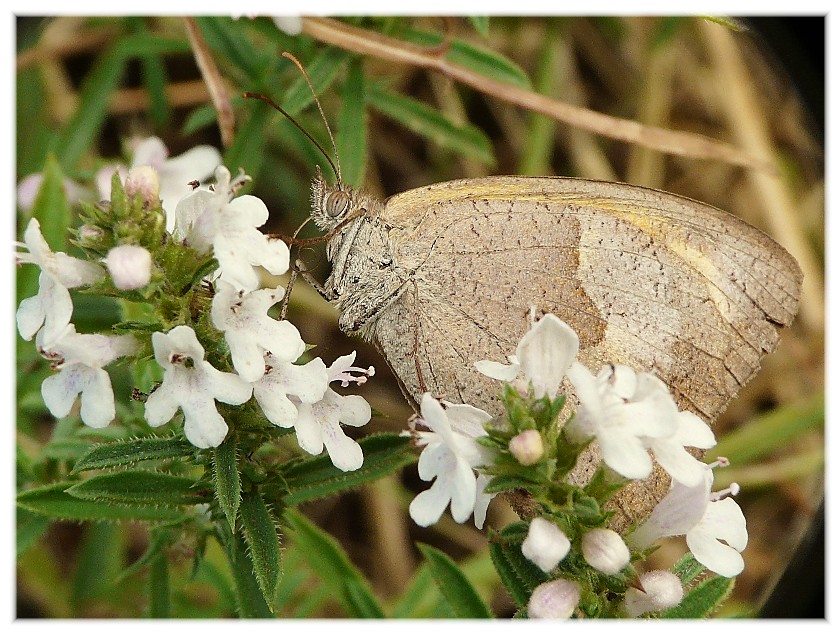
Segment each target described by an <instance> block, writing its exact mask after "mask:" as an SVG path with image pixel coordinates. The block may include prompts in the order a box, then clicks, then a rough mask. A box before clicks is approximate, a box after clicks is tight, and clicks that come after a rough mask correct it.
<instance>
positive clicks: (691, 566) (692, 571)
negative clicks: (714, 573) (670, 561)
mask: <svg viewBox="0 0 840 634" xmlns="http://www.w3.org/2000/svg"><path fill="white" fill-rule="evenodd" d="M705 570H706V567H705V566H704V565H703V564H701V563H700V562H699V561H697V560H696V559H695V558H694V555H692V554H691V553H686V554H685V555H683V556H682V557H681V558H680V560H679V561H678V562H677V563H675V564H674V565H673V567H672V568H671V572H673V573H674V574H675V575H677V576H678V577H679V578H680V583H681V584H682V585H684V586H686V585H688V584H689V583H691V582H692V581H694V580H695V579H696V578H697V577H699V576H700V575H701V574H702V573H703V572H705Z"/></svg>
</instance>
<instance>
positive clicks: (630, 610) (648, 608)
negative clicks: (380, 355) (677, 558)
mask: <svg viewBox="0 0 840 634" xmlns="http://www.w3.org/2000/svg"><path fill="white" fill-rule="evenodd" d="M639 584H640V585H641V586H642V588H644V591H642V590H639V589H638V588H633V587H629V588H627V593H626V594H625V595H624V610H625V611H626V612H627V615H628V616H629V617H631V618H636V617H637V616H639V615H640V614H644V613H645V612H659V611H660V610H667V609H668V608H673V607H674V606H677V605H679V604H680V601H682V599H683V595H684V594H685V592H684V590H683V587H682V584H681V583H680V578H679V577H677V575H675V574H674V573H673V572H669V571H667V570H651V571H650V572H646V573H644V574H643V575H640V576H639Z"/></svg>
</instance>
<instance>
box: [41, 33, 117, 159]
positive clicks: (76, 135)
mask: <svg viewBox="0 0 840 634" xmlns="http://www.w3.org/2000/svg"><path fill="white" fill-rule="evenodd" d="M124 68H125V58H124V57H123V56H122V55H121V54H120V53H119V52H118V51H116V50H115V49H111V50H109V51H106V52H105V53H103V54H102V55H101V56H100V57H99V59H98V60H97V61H96V64H95V65H94V67H93V69H91V71H90V72H89V73H88V74H87V76H86V78H85V81H84V83H83V84H82V89H81V91H80V95H79V107H78V108H77V110H76V113H75V114H74V115H73V118H72V119H71V120H70V123H69V124H68V125H67V126H66V127H65V128H64V129H63V131H62V135H61V138H60V140H59V144H58V158H59V160H60V161H61V164H62V165H63V166H64V167H65V169H66V168H68V167H72V166H75V165H76V163H78V161H79V159H80V158H81V157H82V155H83V154H84V153H85V152H86V151H87V149H88V148H90V147H92V146H93V145H94V139H95V138H96V135H97V134H98V133H99V130H100V128H101V127H102V124H103V123H104V121H105V115H106V113H107V110H108V102H109V100H110V98H111V93H112V92H114V90H115V89H116V88H117V84H119V81H120V79H121V78H122V75H123V70H124Z"/></svg>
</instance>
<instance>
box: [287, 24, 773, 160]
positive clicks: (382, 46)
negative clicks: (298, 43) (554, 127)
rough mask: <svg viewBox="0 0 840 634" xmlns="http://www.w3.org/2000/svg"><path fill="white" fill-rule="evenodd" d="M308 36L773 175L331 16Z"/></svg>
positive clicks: (700, 144) (617, 135)
mask: <svg viewBox="0 0 840 634" xmlns="http://www.w3.org/2000/svg"><path fill="white" fill-rule="evenodd" d="M303 32H304V33H306V34H307V35H309V36H311V37H313V38H315V39H317V40H320V41H322V42H325V43H327V44H332V45H333V46H337V47H339V48H343V49H345V50H348V51H353V52H355V53H361V54H363V55H371V56H373V57H378V58H380V59H384V60H389V61H392V62H398V63H403V64H411V65H414V66H418V67H420V68H427V69H429V70H434V71H437V72H439V73H442V74H444V75H446V76H447V77H450V78H452V79H454V80H456V81H459V82H461V83H463V84H465V85H467V86H471V87H472V88H475V89H476V90H478V91H480V92H483V93H485V94H488V95H492V96H494V97H496V98H498V99H501V100H503V101H508V102H510V103H512V104H515V105H518V106H521V107H523V108H527V109H528V110H532V111H534V112H539V113H541V114H544V115H547V116H549V117H553V118H555V119H557V120H558V121H561V122H564V123H567V124H569V125H571V126H574V127H576V128H580V129H583V130H587V131H589V132H592V133H594V134H600V135H602V136H606V137H610V138H613V139H618V140H620V141H626V142H628V143H634V144H638V145H641V146H644V147H648V148H651V149H654V150H658V151H660V152H665V153H667V154H674V155H677V156H686V157H693V158H702V159H714V160H718V161H724V162H726V163H731V164H733V165H741V166H744V167H750V168H754V169H760V170H764V171H768V172H772V171H774V168H773V167H772V164H770V163H768V162H767V161H766V160H764V159H757V158H755V157H753V156H750V155H748V154H746V153H745V152H743V151H741V150H739V149H738V148H736V147H734V146H732V145H729V144H728V143H722V142H720V141H715V140H714V139H710V138H708V137H705V136H703V135H700V134H693V133H690V132H679V131H675V130H666V129H664V128H658V127H655V126H646V125H643V124H641V123H639V122H638V121H631V120H628V119H620V118H618V117H612V116H609V115H606V114H603V113H600V112H595V111H594V110H589V109H587V108H581V107H578V106H574V105H571V104H569V103H564V102H562V101H557V100H556V99H551V98H550V97H546V96H545V95H541V94H538V93H535V92H533V91H530V90H525V89H522V88H519V87H517V86H513V85H511V84H507V83H504V82H501V81H497V80H495V79H491V78H489V77H485V76H484V75H480V74H478V73H476V72H473V71H471V70H469V69H467V68H464V67H463V66H460V65H458V64H453V63H451V62H448V61H447V60H446V59H445V58H443V57H440V56H439V55H437V54H435V53H434V52H429V50H428V49H425V48H422V47H419V46H415V45H412V44H408V43H406V42H401V41H399V40H395V39H393V38H390V37H386V36H384V35H380V34H378V33H374V32H372V31H367V30H365V29H359V28H356V27H352V26H348V25H346V24H343V23H341V22H338V21H336V20H332V19H330V18H303Z"/></svg>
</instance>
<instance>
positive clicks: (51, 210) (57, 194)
mask: <svg viewBox="0 0 840 634" xmlns="http://www.w3.org/2000/svg"><path fill="white" fill-rule="evenodd" d="M42 175H43V177H44V179H43V180H42V181H41V187H40V189H39V190H38V195H37V196H36V197H35V203H34V205H33V207H32V216H33V217H34V218H36V219H37V220H38V222H39V223H40V225H41V233H42V234H43V236H44V239H45V240H46V241H47V244H49V245H50V248H51V249H52V250H53V251H66V250H67V229H68V228H69V227H70V223H71V220H72V214H71V213H70V203H69V202H68V200H67V195H66V194H65V193H64V172H62V170H61V165H59V162H58V161H57V160H56V158H55V156H54V155H52V154H49V155H48V156H47V162H46V164H45V165H44V171H43V172H42ZM27 268H32V269H34V270H36V271H37V269H38V267H35V266H32V267H27ZM36 277H37V275H36Z"/></svg>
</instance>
